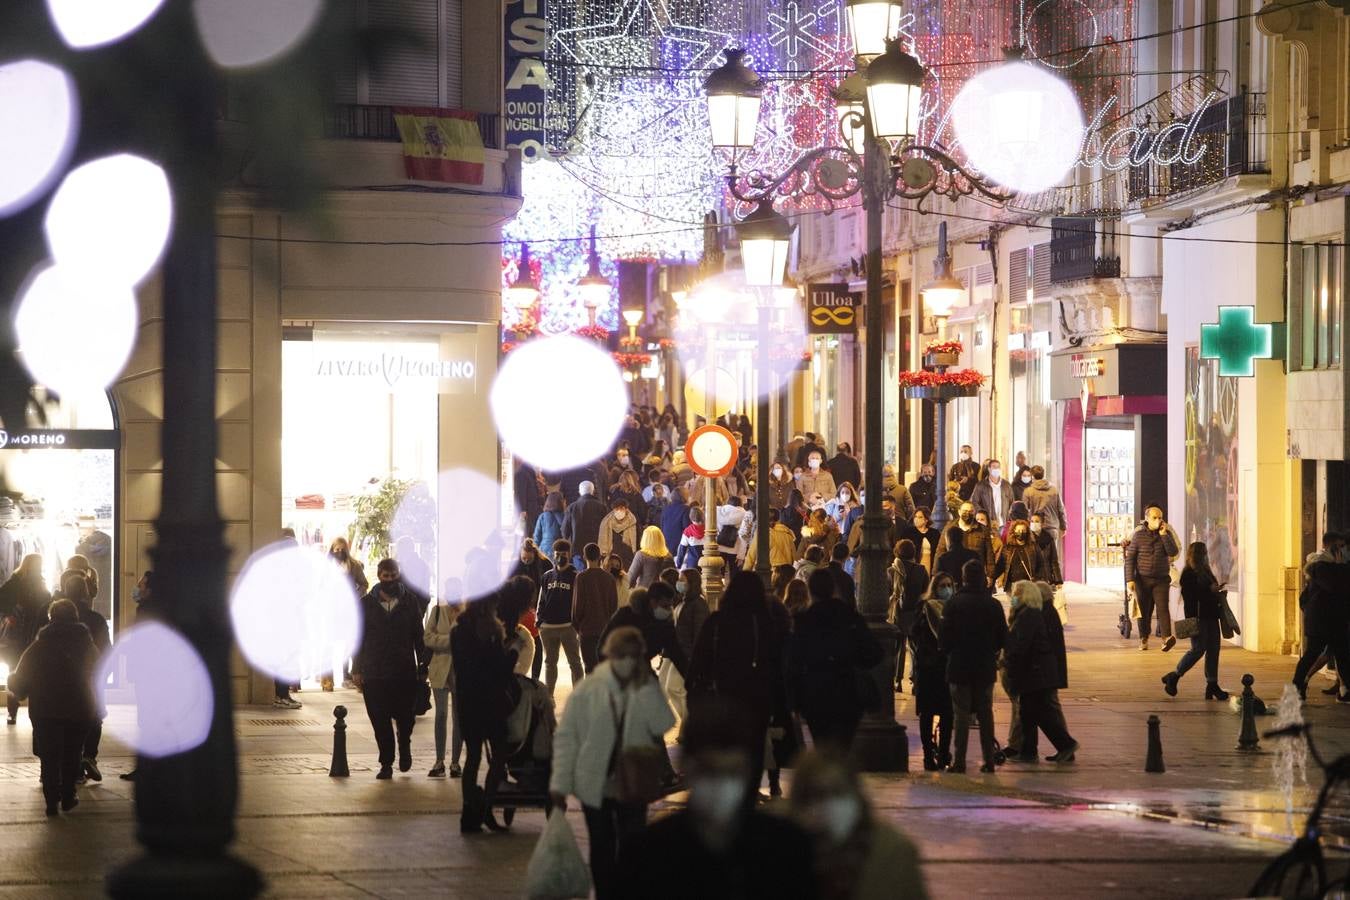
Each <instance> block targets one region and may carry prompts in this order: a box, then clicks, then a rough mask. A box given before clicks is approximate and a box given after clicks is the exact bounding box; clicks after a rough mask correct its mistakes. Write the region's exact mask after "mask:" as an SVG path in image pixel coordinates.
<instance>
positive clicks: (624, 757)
mask: <svg viewBox="0 0 1350 900" xmlns="http://www.w3.org/2000/svg"><path fill="white" fill-rule="evenodd" d="M629 702H636V697H634V698H633V699H632V700H630V701H629ZM609 711H610V714H611V715H612V716H613V717H614V750H613V751H612V752H611V754H610V762H609V771H610V774H612V775H613V776H614V789H615V793H616V794H617V797H616V798H615V799H617V800H618V801H619V802H620V803H631V804H641V805H643V806H646V805H647V804H648V803H652V802H654V801H656V800H659V799H661V798H662V797H664V796H665V790H664V789H663V788H662V786H661V781H662V779H663V778H664V777H665V775H666V764H667V762H668V758H667V757H666V748H665V747H664V746H660V745H658V744H657V743H656V742H655V741H653V742H652V743H650V744H637V745H635V746H632V747H625V746H624V743H623V731H624V724H625V723H626V722H627V721H628V713H627V711H626V710H625V712H624V714H623V715H622V716H620V715H619V712H618V710H617V709H615V708H614V697H613V696H611V697H610V698H609Z"/></svg>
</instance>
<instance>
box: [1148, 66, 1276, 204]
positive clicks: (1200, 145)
mask: <svg viewBox="0 0 1350 900" xmlns="http://www.w3.org/2000/svg"><path fill="white" fill-rule="evenodd" d="M1190 115H1191V114H1189V113H1188V114H1185V115H1180V116H1178V117H1177V121H1183V120H1185V119H1189V118H1190ZM1161 131H1162V127H1161V126H1160V127H1159V129H1158V131H1155V132H1153V133H1151V134H1145V135H1144V136H1143V137H1142V138H1141V140H1143V141H1145V142H1150V143H1151V142H1153V141H1156V140H1157V139H1158V134H1159V133H1160V132H1161ZM1267 134H1268V132H1267V131H1266V95H1265V94H1264V93H1252V92H1249V91H1244V92H1242V93H1240V94H1236V95H1234V96H1232V97H1229V98H1228V99H1226V100H1224V101H1222V102H1219V103H1215V104H1214V105H1212V106H1209V107H1206V108H1205V109H1204V110H1203V111H1202V112H1201V113H1200V116H1199V119H1198V121H1197V122H1196V125H1195V128H1194V130H1193V132H1191V133H1189V134H1187V133H1178V130H1176V129H1173V130H1172V131H1171V132H1170V133H1169V134H1168V136H1167V138H1166V139H1165V141H1164V143H1163V145H1162V146H1160V147H1158V148H1156V150H1157V155H1160V156H1162V157H1163V158H1164V159H1171V158H1173V157H1175V156H1177V155H1178V154H1179V153H1180V152H1181V151H1182V150H1183V149H1186V150H1188V151H1189V152H1190V153H1191V154H1192V155H1195V154H1200V157H1199V160H1198V161H1197V162H1195V163H1191V164H1188V163H1186V162H1184V161H1179V162H1174V163H1171V164H1163V163H1159V162H1156V161H1155V160H1154V159H1153V155H1152V154H1150V156H1149V162H1148V163H1147V164H1146V165H1142V166H1132V167H1131V168H1130V170H1129V185H1128V197H1129V201H1130V202H1131V203H1136V204H1148V203H1150V202H1153V203H1157V202H1164V201H1166V200H1168V199H1170V198H1172V197H1176V196H1178V195H1181V194H1187V193H1190V192H1192V191H1196V190H1199V189H1200V188H1204V187H1207V186H1209V185H1211V184H1215V183H1217V182H1220V181H1223V180H1224V179H1225V178H1230V177H1232V176H1234V175H1255V174H1264V173H1267V172H1269V171H1270V167H1269V162H1268V160H1267V158H1266V153H1267V147H1266V138H1267ZM1188 139H1189V142H1190V143H1189V146H1188V147H1186V148H1183V147H1182V146H1181V142H1182V141H1185V140H1188Z"/></svg>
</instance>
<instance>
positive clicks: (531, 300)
mask: <svg viewBox="0 0 1350 900" xmlns="http://www.w3.org/2000/svg"><path fill="white" fill-rule="evenodd" d="M539 293H540V291H539V282H537V281H535V279H534V273H533V272H532V271H531V270H530V245H529V244H521V245H520V262H519V264H518V265H517V267H516V277H515V279H514V280H513V281H512V282H511V286H510V287H508V288H507V289H506V299H507V300H508V301H509V302H510V303H511V305H512V306H514V307H515V308H516V309H518V310H520V311H521V312H522V313H524V312H528V311H529V310H530V308H531V307H533V306H534V304H535V301H537V300H538V299H539Z"/></svg>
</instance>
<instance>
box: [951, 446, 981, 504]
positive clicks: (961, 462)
mask: <svg viewBox="0 0 1350 900" xmlns="http://www.w3.org/2000/svg"><path fill="white" fill-rule="evenodd" d="M979 477H980V464H979V463H977V462H976V461H975V459H974V454H973V452H972V451H971V449H970V445H969V444H962V445H961V452H960V453H959V454H958V458H957V460H956V462H955V463H953V464H952V468H951V471H950V472H948V473H947V480H948V481H955V482H956V483H957V484H959V485H960V489H959V493H960V494H961V499H962V500H969V499H970V494H971V492H972V491H974V490H975V482H976V480H978V479H979Z"/></svg>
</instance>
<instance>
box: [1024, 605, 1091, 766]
mask: <svg viewBox="0 0 1350 900" xmlns="http://www.w3.org/2000/svg"><path fill="white" fill-rule="evenodd" d="M1012 606H1013V613H1012V624H1011V626H1010V627H1009V629H1008V643H1007V665H1008V692H1009V694H1010V695H1011V694H1015V695H1017V697H1018V698H1019V701H1020V702H1019V714H1020V715H1021V719H1022V738H1021V741H1022V743H1021V748H1020V751H1021V752H1020V755H1019V756H1018V757H1017V760H1018V761H1019V762H1033V763H1034V762H1037V761H1038V760H1037V757H1036V736H1037V731H1038V730H1039V731H1044V732H1045V736H1046V737H1048V738H1049V739H1050V743H1052V744H1054V745H1055V751H1056V752H1055V755H1054V756H1052V757H1050V760H1051V761H1052V762H1073V758H1074V753H1075V752H1076V751H1077V750H1078V742H1077V741H1075V740H1074V739H1073V738H1072V737H1071V736H1070V735H1069V732H1068V730H1067V729H1066V728H1065V727H1064V725H1063V721H1062V718H1061V716H1062V712H1061V713H1060V714H1057V713H1056V707H1057V706H1058V704H1055V703H1052V702H1051V695H1052V694H1053V693H1054V692H1055V691H1056V690H1057V689H1058V686H1059V682H1060V672H1059V660H1058V658H1057V656H1056V653H1055V646H1054V643H1053V642H1052V640H1051V631H1050V627H1049V625H1048V619H1049V618H1050V617H1052V616H1053V617H1054V619H1055V623H1056V625H1058V622H1059V616H1058V615H1057V614H1056V613H1055V609H1054V607H1053V606H1051V608H1050V609H1049V610H1048V611H1047V610H1045V609H1043V606H1044V597H1043V595H1042V594H1041V590H1040V588H1039V587H1037V586H1036V584H1035V583H1034V582H1031V581H1019V582H1017V584H1015V585H1013V592H1012Z"/></svg>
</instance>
